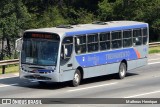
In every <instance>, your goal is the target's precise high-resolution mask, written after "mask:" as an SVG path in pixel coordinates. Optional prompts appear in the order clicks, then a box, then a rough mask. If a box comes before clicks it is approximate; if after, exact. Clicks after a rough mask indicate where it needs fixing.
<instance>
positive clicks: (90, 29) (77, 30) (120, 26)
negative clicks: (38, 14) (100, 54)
mask: <svg viewBox="0 0 160 107" xmlns="http://www.w3.org/2000/svg"><path fill="white" fill-rule="evenodd" d="M105 23H106V24H103V25H101V24H79V25H72V28H57V27H51V28H40V29H30V30H26V31H25V32H46V33H56V34H58V35H60V37H62V38H63V36H73V35H82V34H89V33H98V32H108V31H115V30H124V29H133V28H143V27H148V24H147V23H144V22H137V21H110V22H105Z"/></svg>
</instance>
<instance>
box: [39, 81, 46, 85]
mask: <svg viewBox="0 0 160 107" xmlns="http://www.w3.org/2000/svg"><path fill="white" fill-rule="evenodd" d="M38 83H39V84H40V85H47V83H46V82H44V81H38Z"/></svg>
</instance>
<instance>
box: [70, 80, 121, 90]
mask: <svg viewBox="0 0 160 107" xmlns="http://www.w3.org/2000/svg"><path fill="white" fill-rule="evenodd" d="M117 83H118V82H114V83H109V84H102V85H97V86H92V87H86V88H79V89H74V90H68V91H67V92H73V91H80V90H87V89H91V88H97V87H103V86H107V85H114V84H117Z"/></svg>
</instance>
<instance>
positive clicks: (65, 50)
mask: <svg viewBox="0 0 160 107" xmlns="http://www.w3.org/2000/svg"><path fill="white" fill-rule="evenodd" d="M72 50H73V37H66V38H64V39H63V42H62V47H61V54H60V57H61V58H60V59H61V61H60V62H61V65H64V64H65V63H66V62H68V61H69V59H70V58H71V55H72Z"/></svg>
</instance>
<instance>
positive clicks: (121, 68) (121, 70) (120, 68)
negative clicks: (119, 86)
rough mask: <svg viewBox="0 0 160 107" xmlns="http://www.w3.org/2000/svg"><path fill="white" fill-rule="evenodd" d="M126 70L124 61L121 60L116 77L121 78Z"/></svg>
mask: <svg viewBox="0 0 160 107" xmlns="http://www.w3.org/2000/svg"><path fill="white" fill-rule="evenodd" d="M126 72H127V67H126V64H125V63H124V62H121V64H120V66H119V72H118V74H117V78H118V79H123V78H124V77H125V76H126Z"/></svg>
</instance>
